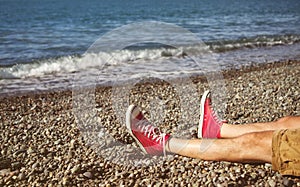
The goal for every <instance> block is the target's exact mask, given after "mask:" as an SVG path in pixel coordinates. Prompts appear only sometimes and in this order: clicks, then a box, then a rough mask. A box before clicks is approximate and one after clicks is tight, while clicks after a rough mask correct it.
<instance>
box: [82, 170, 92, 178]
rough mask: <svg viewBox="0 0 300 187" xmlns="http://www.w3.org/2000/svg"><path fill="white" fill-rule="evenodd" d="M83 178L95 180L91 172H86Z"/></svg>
mask: <svg viewBox="0 0 300 187" xmlns="http://www.w3.org/2000/svg"><path fill="white" fill-rule="evenodd" d="M83 176H85V177H86V178H89V179H91V178H93V174H92V173H91V172H89V171H87V172H84V173H83Z"/></svg>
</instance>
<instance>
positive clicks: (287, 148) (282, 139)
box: [272, 129, 300, 176]
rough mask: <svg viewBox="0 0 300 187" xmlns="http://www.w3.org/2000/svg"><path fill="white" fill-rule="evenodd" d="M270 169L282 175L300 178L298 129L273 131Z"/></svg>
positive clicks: (299, 131)
mask: <svg viewBox="0 0 300 187" xmlns="http://www.w3.org/2000/svg"><path fill="white" fill-rule="evenodd" d="M272 169H273V170H275V171H279V173H280V174H282V175H294V176H300V129H284V130H278V131H275V132H274V134H273V139H272Z"/></svg>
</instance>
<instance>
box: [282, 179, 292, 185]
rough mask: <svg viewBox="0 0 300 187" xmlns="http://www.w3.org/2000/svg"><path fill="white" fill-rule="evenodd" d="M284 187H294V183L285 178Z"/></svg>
mask: <svg viewBox="0 0 300 187" xmlns="http://www.w3.org/2000/svg"><path fill="white" fill-rule="evenodd" d="M283 185H284V186H293V185H294V182H293V181H292V180H290V179H288V178H286V177H284V178H283Z"/></svg>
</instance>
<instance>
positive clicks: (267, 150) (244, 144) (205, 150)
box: [166, 131, 273, 163]
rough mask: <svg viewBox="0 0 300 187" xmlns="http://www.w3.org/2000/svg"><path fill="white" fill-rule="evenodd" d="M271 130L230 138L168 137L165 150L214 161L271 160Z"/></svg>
mask: <svg viewBox="0 0 300 187" xmlns="http://www.w3.org/2000/svg"><path fill="white" fill-rule="evenodd" d="M272 135H273V131H264V132H255V133H248V134H244V135H242V136H239V137H235V138H232V139H191V140H186V139H177V138H170V140H169V141H168V142H167V145H166V150H167V151H168V152H171V153H175V154H179V155H182V156H187V157H191V158H199V159H204V160H214V161H221V160H222V161H232V162H269V163H270V162H271V161H272V151H271V150H272V149H271V148H272Z"/></svg>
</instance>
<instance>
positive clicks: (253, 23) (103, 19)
mask: <svg viewBox="0 0 300 187" xmlns="http://www.w3.org/2000/svg"><path fill="white" fill-rule="evenodd" d="M148 21H152V22H153V21H154V22H155V21H156V22H162V23H168V24H174V25H176V26H179V27H182V28H184V29H186V30H187V31H189V32H191V33H194V34H195V35H196V36H197V37H198V38H199V40H201V41H202V42H204V44H205V45H206V46H207V49H208V50H209V51H211V52H212V53H214V54H216V55H217V56H218V58H217V61H218V63H219V64H218V66H220V67H222V68H231V67H241V66H244V65H249V64H252V63H267V62H272V61H279V60H287V59H296V60H297V59H300V1H298V0H289V1H280V0H272V1H271V0H270V1H268V0H267V1H258V0H252V1H246V0H241V1H231V0H201V1H199V0H186V1H185V0H173V1H159V0H153V1H149V0H127V1H124V0H122V1H121V0H110V1H107V0H72V1H71V0H63V1H54V0H43V1H39V0H0V24H1V27H0V94H7V93H16V92H26V91H40V90H50V89H56V88H67V87H69V88H71V87H72V85H73V82H72V81H73V80H74V79H73V78H74V75H76V74H78V72H84V73H88V74H90V75H91V76H94V77H97V81H98V82H97V83H98V84H99V85H101V84H110V83H112V82H116V81H122V80H127V79H131V78H137V77H140V78H141V77H145V76H151V75H149V72H152V73H153V74H159V75H160V76H161V77H163V76H171V77H175V78H176V77H179V76H186V75H187V74H197V73H201V72H202V73H203V72H204V70H205V71H209V68H208V70H207V67H211V66H210V64H209V63H210V62H209V61H207V62H205V63H201V64H200V65H199V64H195V63H194V62H193V61H192V60H191V59H190V58H187V57H186V53H185V51H189V50H194V49H195V48H196V49H197V46H195V45H194V44H192V43H190V44H189V43H188V41H187V43H186V44H185V45H182V46H179V47H177V48H174V46H173V47H172V46H165V45H160V44H157V43H156V45H146V44H133V46H129V47H128V48H125V49H123V50H117V51H105V52H101V51H99V52H98V53H97V54H86V51H88V49H89V48H90V46H91V45H92V44H93V43H94V42H95V41H97V40H98V39H99V38H101V37H102V36H104V35H105V34H107V33H110V32H111V31H112V30H115V29H118V28H120V27H122V26H125V25H130V24H134V23H137V22H140V23H141V22H148ZM132 32H136V33H135V35H136V36H139V35H140V34H141V32H142V31H141V30H133V31H132ZM171 33H172V32H171ZM121 37H124V36H122V35H119V36H116V37H111V38H110V42H111V43H110V44H107V45H118V42H119V41H120V38H121ZM150 40H151V38H150ZM84 55H86V56H88V55H92V56H91V57H90V58H95V57H96V58H99V59H101V58H103V57H105V56H107V55H111V56H113V57H114V60H113V61H109V62H106V64H105V66H103V65H101V66H99V65H98V64H97V63H82V61H81V59H82V58H83V56H84ZM212 68H213V67H212ZM116 77H117V79H116Z"/></svg>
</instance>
